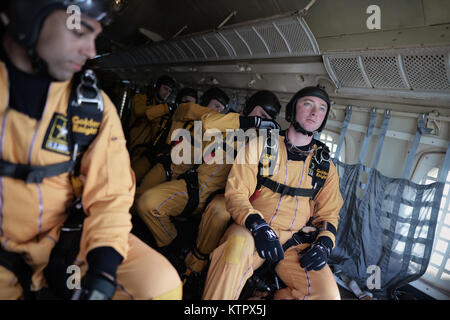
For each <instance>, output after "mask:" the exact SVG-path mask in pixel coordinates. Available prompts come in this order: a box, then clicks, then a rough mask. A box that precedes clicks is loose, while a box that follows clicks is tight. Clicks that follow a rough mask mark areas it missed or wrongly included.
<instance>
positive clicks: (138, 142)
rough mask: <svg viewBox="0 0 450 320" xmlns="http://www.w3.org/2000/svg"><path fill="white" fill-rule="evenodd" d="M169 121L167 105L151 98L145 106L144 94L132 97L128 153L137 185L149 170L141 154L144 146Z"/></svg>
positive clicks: (145, 97)
mask: <svg viewBox="0 0 450 320" xmlns="http://www.w3.org/2000/svg"><path fill="white" fill-rule="evenodd" d="M150 110H151V112H150V113H149V111H150ZM169 120H170V113H169V109H168V106H167V104H157V102H156V99H155V98H153V99H152V102H151V103H150V104H149V105H147V96H146V95H145V94H136V95H135V96H134V97H133V102H132V109H131V116H130V121H129V126H130V128H129V137H128V150H129V151H130V158H131V167H132V168H133V170H134V171H135V175H136V181H137V183H138V184H139V182H140V181H141V179H142V177H143V176H144V175H145V174H146V173H147V171H148V170H149V169H150V162H149V161H148V159H147V157H145V156H143V155H142V153H143V152H144V151H145V150H147V146H146V145H148V144H151V143H153V141H155V139H156V138H157V136H158V134H159V133H160V131H161V129H162V128H163V127H164V125H165V124H166V123H167V122H168V121H169Z"/></svg>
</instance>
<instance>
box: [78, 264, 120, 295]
mask: <svg viewBox="0 0 450 320" xmlns="http://www.w3.org/2000/svg"><path fill="white" fill-rule="evenodd" d="M115 291H116V283H115V281H114V280H113V279H112V277H111V278H110V277H107V276H106V275H100V274H97V273H89V271H88V272H87V273H86V275H85V276H84V277H83V278H82V279H81V289H80V290H77V291H75V293H74V294H73V296H72V300H111V299H112V297H113V296H114V292H115Z"/></svg>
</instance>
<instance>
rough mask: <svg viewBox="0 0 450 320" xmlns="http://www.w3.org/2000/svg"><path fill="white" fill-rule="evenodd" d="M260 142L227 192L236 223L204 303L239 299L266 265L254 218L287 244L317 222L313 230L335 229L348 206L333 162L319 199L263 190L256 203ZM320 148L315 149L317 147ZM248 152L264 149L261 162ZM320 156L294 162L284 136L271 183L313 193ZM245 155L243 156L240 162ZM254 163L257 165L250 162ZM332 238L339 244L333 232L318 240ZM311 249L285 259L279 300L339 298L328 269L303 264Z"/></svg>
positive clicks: (237, 168)
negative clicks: (250, 222) (312, 169)
mask: <svg viewBox="0 0 450 320" xmlns="http://www.w3.org/2000/svg"><path fill="white" fill-rule="evenodd" d="M258 140H259V139H253V140H251V141H250V143H249V145H248V146H246V147H245V148H242V149H241V150H240V151H239V153H242V152H245V154H244V155H243V157H245V158H241V159H245V161H244V163H243V164H239V163H237V162H236V161H235V163H234V164H233V167H232V169H231V171H230V174H229V177H228V180H227V186H226V191H225V201H226V209H227V210H228V212H230V214H231V216H232V218H233V220H234V223H233V224H232V225H231V226H230V227H229V228H228V229H227V230H226V232H225V235H224V236H223V238H222V239H221V240H220V245H219V246H218V247H217V248H216V249H215V250H214V251H213V252H212V253H211V255H210V260H211V264H210V267H209V269H208V275H207V279H206V283H205V288H204V292H203V299H206V300H210V299H213V300H215V299H238V298H239V296H240V293H241V291H242V288H243V286H244V285H245V283H246V281H247V280H248V279H249V278H250V276H251V275H252V274H253V271H254V270H256V269H258V268H259V267H260V266H261V265H262V264H263V263H264V261H265V260H264V259H262V258H261V257H260V256H259V255H258V253H257V251H256V249H255V244H254V239H253V236H252V234H251V233H250V231H248V230H247V229H246V227H245V220H246V218H247V217H248V216H249V215H250V214H259V215H260V216H261V217H262V218H264V219H265V220H266V222H267V223H268V224H269V225H270V227H271V228H272V229H273V230H274V231H275V232H276V234H277V235H278V237H279V239H280V242H281V244H284V243H285V242H286V241H287V240H288V239H290V238H291V237H292V235H293V234H294V233H296V232H297V231H298V230H300V229H301V228H302V227H304V226H305V225H306V223H307V222H308V220H309V219H310V217H313V219H314V220H313V225H314V226H320V225H321V224H322V223H324V222H327V223H330V224H332V225H333V226H334V227H335V228H337V225H338V219H339V210H340V208H341V206H342V204H343V200H342V196H341V194H340V192H339V176H338V174H337V171H336V168H335V167H334V165H333V164H332V163H331V162H330V168H329V173H328V177H327V178H326V181H325V184H324V185H323V187H322V188H321V189H320V191H319V192H318V193H317V195H316V197H315V198H314V200H310V199H309V197H300V196H281V194H279V193H276V192H273V191H272V190H270V189H268V188H265V187H262V188H261V189H260V194H259V196H258V197H257V198H256V199H252V202H250V200H249V199H250V198H251V196H252V195H253V194H254V192H255V189H256V186H257V172H258V164H257V162H258V159H259V155H261V153H262V149H263V146H262V144H258ZM255 144H256V147H257V149H252V148H255ZM316 147H317V145H314V148H316ZM248 150H259V153H258V157H257V158H256V161H255V160H254V159H255V155H250V154H249V152H248ZM313 154H314V153H310V154H309V155H308V156H307V157H306V160H305V161H293V160H288V157H287V149H286V145H285V141H284V137H283V136H281V135H280V136H279V152H278V158H277V163H276V166H275V171H274V174H273V176H271V177H270V178H271V179H272V180H274V181H277V182H279V183H283V184H285V185H288V186H291V187H293V188H311V187H312V178H311V176H309V175H308V171H309V166H310V162H311V159H312V156H313ZM240 156H242V155H240V154H238V157H237V159H238V158H239V157H240ZM250 160H253V162H250ZM320 236H327V237H329V238H330V239H331V240H332V241H333V244H334V241H335V236H334V234H333V233H332V232H330V231H328V230H323V231H320V232H319V234H318V236H317V237H320ZM308 246H309V244H300V245H297V246H292V247H290V248H288V249H287V250H286V252H285V255H284V259H283V260H281V261H280V262H279V263H278V264H277V266H276V268H275V271H276V273H277V274H278V276H279V277H280V279H281V280H282V281H283V282H284V283H285V284H286V286H287V287H286V288H284V289H281V290H280V292H279V294H278V297H283V298H284V299H339V298H340V295H339V290H338V287H337V285H336V282H335V280H334V277H333V274H332V272H331V270H330V268H329V266H328V265H326V266H325V267H324V268H323V269H321V270H319V271H314V270H312V271H306V270H305V269H303V268H301V266H300V263H299V252H301V251H302V250H303V249H305V248H307V247H308Z"/></svg>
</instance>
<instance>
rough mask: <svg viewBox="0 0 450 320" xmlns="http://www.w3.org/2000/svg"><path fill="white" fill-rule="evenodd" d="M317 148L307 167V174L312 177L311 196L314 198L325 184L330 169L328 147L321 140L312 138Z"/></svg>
mask: <svg viewBox="0 0 450 320" xmlns="http://www.w3.org/2000/svg"><path fill="white" fill-rule="evenodd" d="M314 143H315V144H316V145H317V149H316V150H315V151H314V155H313V157H312V159H311V162H310V164H309V169H308V175H309V176H311V178H312V186H313V190H314V192H313V196H312V197H311V199H314V198H315V197H316V195H317V193H318V192H319V190H320V189H321V188H322V187H323V185H324V184H325V181H326V179H327V177H328V172H329V171H330V149H329V148H328V147H327V146H326V145H325V144H324V143H323V142H321V141H319V140H316V139H314Z"/></svg>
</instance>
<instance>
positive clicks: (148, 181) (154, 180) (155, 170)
mask: <svg viewBox="0 0 450 320" xmlns="http://www.w3.org/2000/svg"><path fill="white" fill-rule="evenodd" d="M161 107H164V108H165V110H167V112H169V111H168V110H169V109H168V106H167V105H166V104H163V105H158V106H156V108H155V109H153V108H150V109H148V110H147V111H146V114H147V117H148V118H149V119H151V118H153V117H154V116H155V114H159V112H160V109H161ZM210 113H213V114H216V113H217V112H216V111H214V110H212V109H210V108H208V107H203V106H200V105H198V104H195V103H193V102H189V103H182V104H180V105H179V106H178V107H177V109H176V110H175V112H174V114H173V116H172V124H171V127H170V131H169V134H168V136H167V139H166V144H167V145H168V146H170V147H172V146H174V145H176V144H177V143H178V142H180V141H181V140H182V139H181V140H178V141H172V134H173V133H174V132H175V131H176V130H177V129H186V130H188V131H190V132H191V139H192V140H191V141H193V139H194V136H193V129H194V121H195V120H200V119H201V117H202V116H203V115H206V114H210ZM167 156H168V158H167V159H166V161H170V175H171V177H170V178H169V180H174V179H177V178H178V177H179V176H180V175H181V174H183V173H185V172H186V171H188V170H189V169H191V168H192V163H193V162H194V149H193V147H192V148H191V162H190V163H181V164H174V163H173V162H172V161H171V158H170V151H169V152H168V154H167ZM141 165H142V167H144V168H145V164H144V163H141ZM142 167H140V168H136V170H139V171H142ZM147 168H148V167H147ZM166 181H168V180H167V173H166V168H165V167H164V165H163V164H162V163H161V162H158V163H156V164H155V165H154V166H153V167H152V168H151V169H150V170H147V171H146V172H145V175H144V176H143V178H142V180H141V183H140V184H139V186H138V187H137V189H136V198H139V197H140V196H141V195H142V194H143V193H144V192H145V191H147V190H149V189H151V188H153V187H155V186H157V185H158V184H160V183H163V182H166Z"/></svg>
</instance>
